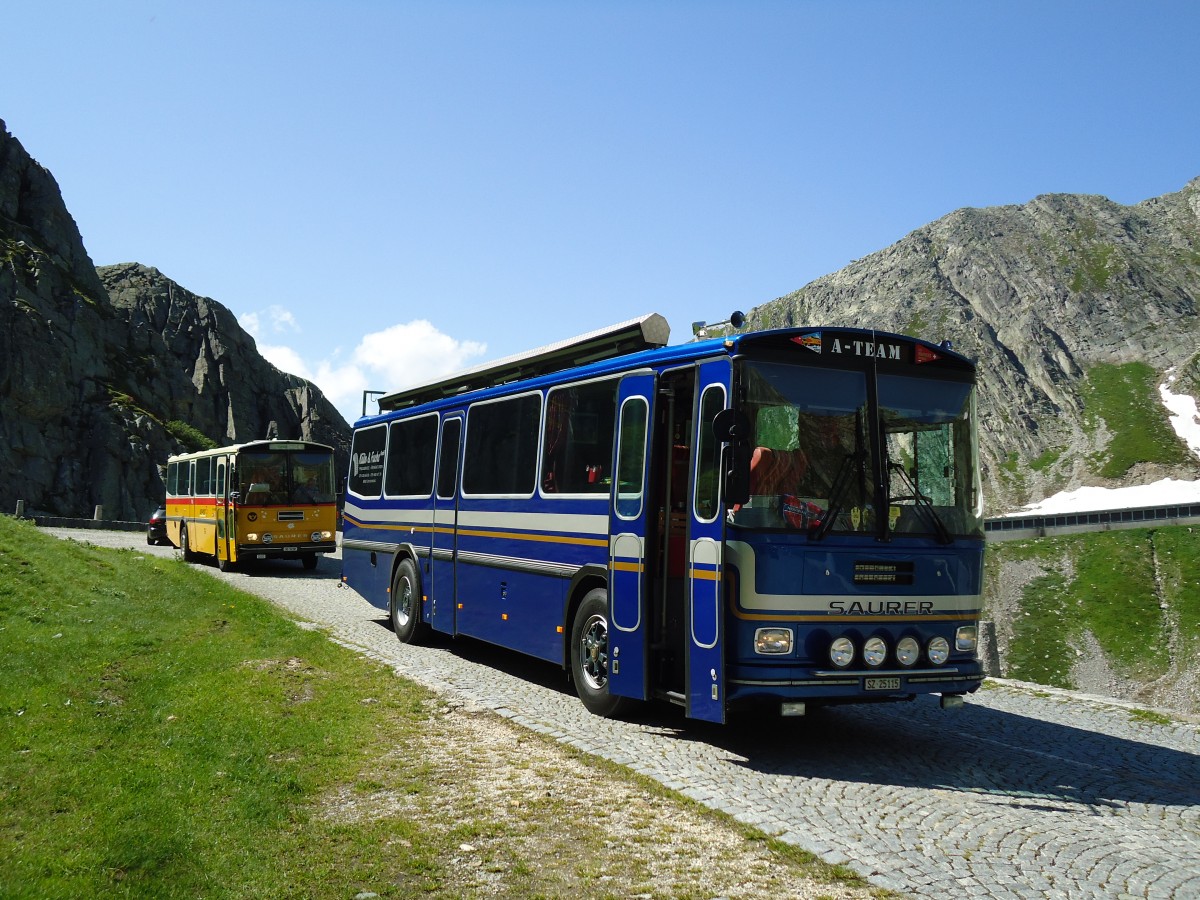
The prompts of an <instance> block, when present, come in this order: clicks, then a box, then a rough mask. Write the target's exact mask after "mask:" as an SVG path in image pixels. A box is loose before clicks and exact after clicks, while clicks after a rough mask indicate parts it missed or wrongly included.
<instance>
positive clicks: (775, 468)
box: [731, 360, 983, 542]
mask: <svg viewBox="0 0 1200 900" xmlns="http://www.w3.org/2000/svg"><path fill="white" fill-rule="evenodd" d="M868 377H870V376H869V375H868V373H866V372H862V371H854V370H843V369H818V368H814V367H811V366H796V365H788V364H784V363H774V362H764V361H752V360H746V361H744V363H743V368H742V387H743V392H742V397H743V402H742V410H743V412H745V413H746V415H747V417H748V418H749V420H750V422H751V423H752V432H751V434H752V435H753V437H752V450H751V457H750V499H749V501H748V502H747V503H745V504H742V505H739V506H736V507H734V508H733V509H732V510H731V513H732V515H731V521H732V523H733V524H735V525H742V526H746V527H759V528H787V529H802V530H805V531H807V532H808V534H809V536H810V537H813V538H816V539H820V538H822V537H824V536H825V535H826V534H830V533H855V532H859V533H861V532H866V533H872V534H876V535H880V534H882V533H884V532H885V531H886V532H887V533H891V534H922V535H933V536H935V537H936V538H937V539H939V540H941V541H942V542H949V541H950V540H952V539H953V537H954V536H964V535H965V536H971V537H980V536H981V535H982V533H983V531H982V529H983V518H982V508H981V503H980V497H981V492H980V488H979V481H978V471H979V466H978V459H977V454H976V443H975V389H974V386H973V385H971V384H970V383H967V382H958V381H946V380H942V379H937V378H928V377H922V378H918V377H912V376H902V375H887V374H881V375H879V376H878V377H877V379H876V385H877V391H878V398H879V400H878V408H877V409H876V410H872V408H871V404H870V402H869V399H868V390H867V388H868V383H867V382H868ZM872 416H876V417H877V418H878V428H877V429H872V428H871V427H870V424H871V417H872ZM873 433H874V434H877V435H879V437H878V440H879V441H880V442H881V444H882V446H876V445H875V444H874V442H873V438H872V434H873ZM877 465H878V466H880V469H879V471H886V473H887V477H886V484H887V491H888V496H887V498H886V507H885V506H884V503H883V498H882V497H876V495H875V490H874V487H873V485H874V483H875V478H874V475H873V473H875V472H876V471H877V469H876V466H877ZM881 508H886V509H887V511H888V512H887V515H886V516H884V517H880V516H878V515H876V510H877V509H881Z"/></svg>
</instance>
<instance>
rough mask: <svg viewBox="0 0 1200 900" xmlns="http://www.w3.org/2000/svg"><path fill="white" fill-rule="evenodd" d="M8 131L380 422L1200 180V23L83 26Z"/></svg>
mask: <svg viewBox="0 0 1200 900" xmlns="http://www.w3.org/2000/svg"><path fill="white" fill-rule="evenodd" d="M0 21H2V26H0V27H2V31H3V33H4V35H5V37H4V41H3V43H4V50H3V53H0V118H2V119H3V120H4V121H5V123H6V124H7V127H8V130H9V131H10V132H11V133H12V134H13V135H15V136H16V137H17V138H18V139H19V140H20V141H21V143H22V144H23V145H24V146H25V148H26V149H27V150H28V151H29V153H30V154H31V155H32V156H33V157H34V158H35V159H37V160H38V161H39V162H41V163H42V164H43V165H45V166H46V167H47V168H48V169H49V170H50V171H51V172H52V173H53V174H54V176H55V177H56V178H57V180H58V183H59V186H60V187H61V189H62V192H63V196H64V198H65V200H66V203H67V207H68V209H70V211H71V212H72V214H73V215H74V217H75V219H76V221H77V222H78V223H79V227H80V230H81V232H82V234H83V238H84V243H85V245H86V247H87V249H88V251H89V253H90V254H91V256H92V259H93V260H94V261H95V262H96V263H97V264H98V265H105V264H110V263H117V262H131V261H135V262H140V263H143V264H145V265H149V266H154V267H156V268H158V269H159V270H161V271H162V272H163V273H164V274H165V275H166V276H168V277H169V278H172V279H173V280H175V281H176V282H178V283H179V284H181V285H183V286H184V287H186V288H188V289H189V290H191V291H194V292H195V293H197V294H200V295H202V296H206V297H211V298H213V299H215V300H217V301H219V302H220V303H222V304H224V305H225V306H227V307H229V308H230V309H231V310H233V312H234V313H236V314H237V315H238V317H239V320H240V321H241V322H242V324H243V325H244V326H246V327H247V328H248V329H249V330H250V331H251V333H253V334H254V335H255V337H256V339H257V341H258V344H259V348H260V350H261V351H263V353H264V355H266V356H267V358H268V359H271V360H272V361H273V362H275V363H276V364H277V365H279V366H280V367H281V368H283V369H285V370H288V371H292V372H295V373H296V374H300V375H304V376H306V377H310V378H312V379H314V380H315V381H316V383H317V384H318V385H319V386H320V387H321V388H322V390H324V391H325V392H326V393H327V394H328V395H329V396H330V397H331V399H333V400H334V402H335V403H336V404H337V405H338V407H339V408H340V409H341V410H342V411H343V413H344V414H345V415H346V416H347V418H348V419H351V420H353V418H354V417H355V416H356V415H357V413H358V412H359V410H360V409H361V398H362V391H363V390H364V389H380V390H394V389H396V388H399V387H401V386H403V385H404V384H407V383H412V382H415V381H420V380H423V379H425V378H429V377H434V376H436V375H439V374H443V373H444V372H446V371H448V370H453V369H458V368H462V367H464V366H468V365H475V364H478V363H480V362H483V361H485V360H488V359H492V358H497V357H501V356H507V355H509V354H512V353H516V352H520V351H522V350H526V349H530V348H532V347H537V346H541V345H543V344H548V343H551V342H554V341H558V340H561V339H563V338H566V337H569V336H571V335H575V334H580V333H583V332H586V331H590V330H593V329H595V328H598V327H601V326H603V325H606V324H610V323H613V322H618V321H622V320H624V319H628V318H632V317H633V316H636V315H640V314H642V313H645V312H661V313H662V314H664V315H665V316H666V317H667V319H668V321H670V323H671V325H672V329H673V336H672V339H673V341H682V340H686V339H688V338H690V336H691V332H690V323H691V322H692V321H694V320H696V319H707V320H710V321H716V320H720V319H722V318H724V317H725V316H727V314H728V313H729V312H730V311H731V310H733V309H744V310H748V309H750V308H752V307H755V306H758V305H760V304H762V303H765V302H768V301H770V300H772V299H774V298H776V297H779V296H782V295H784V294H786V293H789V292H791V291H793V290H795V289H797V288H800V287H802V286H803V285H805V284H807V283H808V282H809V281H812V280H813V279H814V278H817V277H819V276H821V275H824V274H827V273H829V272H832V271H835V270H837V269H839V268H841V267H842V266H844V265H846V264H847V263H849V262H850V261H851V260H854V259H857V258H859V257H862V256H865V255H867V254H869V253H872V252H874V251H875V250H879V249H881V248H883V247H886V246H887V245H889V244H891V243H893V242H895V241H897V240H899V239H900V238H902V237H903V236H904V235H905V234H907V233H908V232H910V231H912V230H913V229H915V228H918V227H920V226H921V225H924V224H925V223H927V222H930V221H932V220H934V219H937V218H939V217H941V216H943V215H945V214H947V213H949V212H951V211H953V210H955V209H958V208H961V207H965V206H992V205H999V204H1010V203H1024V202H1027V201H1028V200H1031V199H1032V198H1033V197H1035V196H1037V195H1038V194H1042V193H1050V192H1080V193H1092V194H1103V195H1105V196H1107V197H1110V198H1111V199H1113V200H1115V201H1118V202H1121V203H1136V202H1139V201H1141V200H1144V199H1146V198H1149V197H1153V196H1158V195H1160V194H1164V193H1169V192H1172V191H1176V190H1179V189H1180V188H1182V187H1183V185H1184V184H1186V183H1187V182H1188V181H1189V180H1191V179H1192V178H1194V177H1196V176H1200V108H1198V107H1200V93H1198V91H1197V88H1198V86H1200V54H1198V53H1197V52H1196V50H1195V38H1196V35H1197V34H1198V33H1200V5H1198V4H1196V3H1194V2H1163V3H1155V2H1147V0H1141V2H1130V3H1118V2H1109V3H1103V2H1092V3H1077V2H1048V0H1038V2H993V3H986V2H965V0H958V2H901V0H892V2H853V0H840V2H832V0H830V2H825V0H821V2H816V0H813V2H786V3H785V2H768V0H739V2H704V0H695V2H665V0H664V2H655V0H646V2H622V0H611V2H566V0H564V2H533V0H528V2H518V0H514V2H453V0H447V2H438V3H434V2H384V0H373V2H336V3H335V2H319V0H288V2H252V0H243V2H238V3H225V2H205V3H176V2H170V3H167V2H148V0H141V2H123V0H112V2H95V0H79V2H61V0H38V2H36V3H34V2H29V3H21V4H9V5H8V6H7V7H6V8H5V11H4V13H3V16H2V20H0Z"/></svg>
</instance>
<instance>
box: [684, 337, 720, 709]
mask: <svg viewBox="0 0 1200 900" xmlns="http://www.w3.org/2000/svg"><path fill="white" fill-rule="evenodd" d="M730 375H731V368H730V362H729V360H727V359H718V360H713V361H712V362H706V363H702V364H701V365H700V367H699V376H698V379H697V385H696V395H697V400H696V407H695V410H696V414H695V416H694V417H693V420H692V421H693V423H694V424H693V429H694V430H693V434H692V447H693V448H694V449H693V452H692V466H691V491H690V494H691V498H690V502H689V503H688V559H687V570H686V582H687V583H686V586H685V591H684V596H685V598H686V602H685V604H684V611H685V614H686V616H685V619H686V631H687V637H686V640H687V660H686V662H687V668H686V675H685V680H686V682H687V696H686V707H685V708H686V710H687V715H688V716H689V717H691V718H694V719H704V720H706V721H709V722H724V721H725V664H724V652H723V641H724V631H725V629H724V623H723V621H722V618H723V616H724V612H725V596H724V594H725V592H724V570H725V559H724V547H725V506H724V504H723V503H722V501H721V449H722V442H721V441H719V440H718V439H717V437H716V435H715V433H714V432H713V420H714V419H715V418H716V416H717V413H719V412H720V411H721V410H723V409H724V408H725V406H726V404H727V402H728V396H729V383H730Z"/></svg>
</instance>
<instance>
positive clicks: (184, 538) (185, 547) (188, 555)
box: [179, 525, 196, 562]
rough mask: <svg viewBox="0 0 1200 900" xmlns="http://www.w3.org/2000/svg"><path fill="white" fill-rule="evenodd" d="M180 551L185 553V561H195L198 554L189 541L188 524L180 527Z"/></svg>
mask: <svg viewBox="0 0 1200 900" xmlns="http://www.w3.org/2000/svg"><path fill="white" fill-rule="evenodd" d="M179 552H180V553H181V554H183V561H184V562H193V561H194V560H195V559H196V554H195V553H193V552H192V545H191V543H190V542H189V541H188V533H187V526H186V525H184V526H182V527H180V529H179Z"/></svg>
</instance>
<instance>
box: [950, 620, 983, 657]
mask: <svg viewBox="0 0 1200 900" xmlns="http://www.w3.org/2000/svg"><path fill="white" fill-rule="evenodd" d="M978 646H979V631H978V629H977V628H976V627H975V626H974V625H963V626H962V627H960V628H959V629H958V631H956V632H955V633H954V649H955V650H961V651H963V652H964V653H974V652H975V648H976V647H978Z"/></svg>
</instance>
